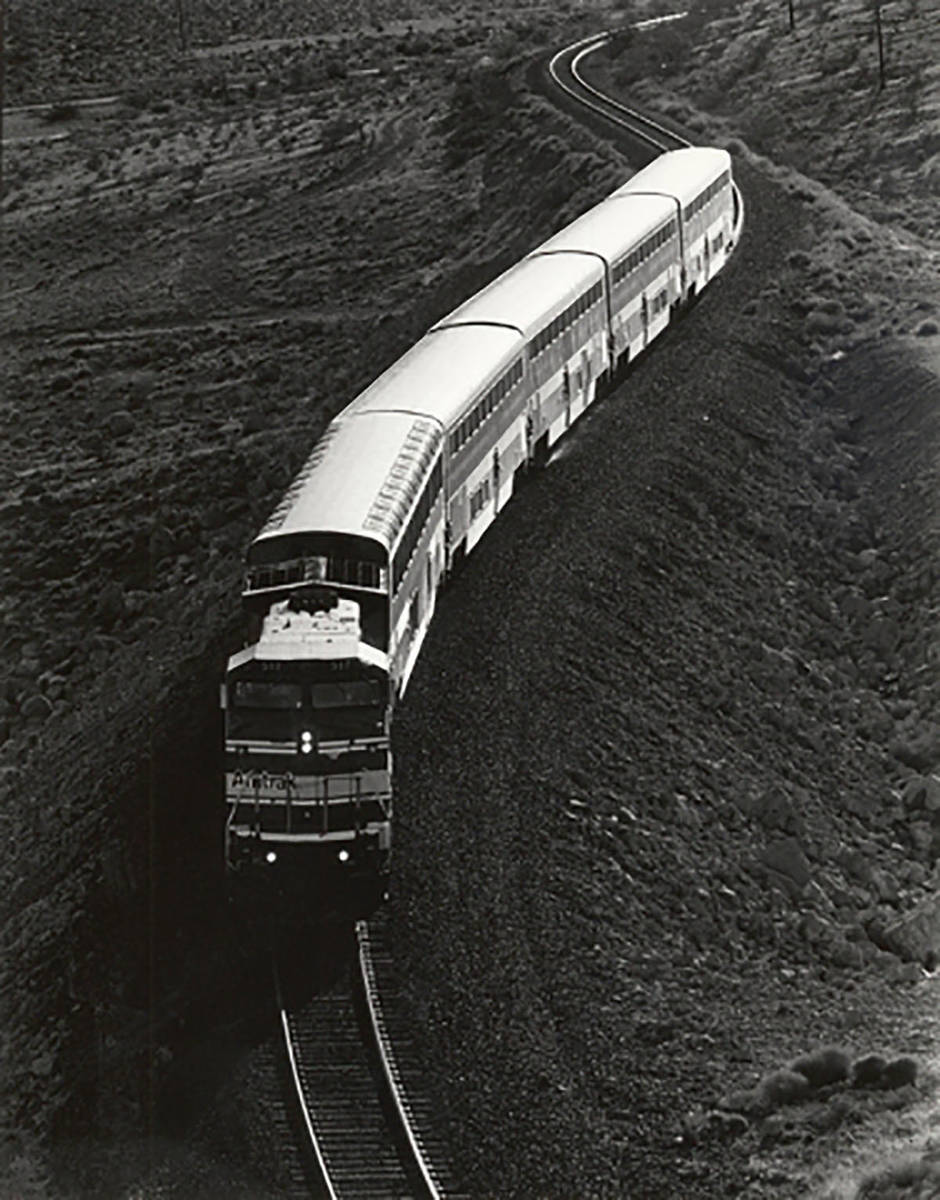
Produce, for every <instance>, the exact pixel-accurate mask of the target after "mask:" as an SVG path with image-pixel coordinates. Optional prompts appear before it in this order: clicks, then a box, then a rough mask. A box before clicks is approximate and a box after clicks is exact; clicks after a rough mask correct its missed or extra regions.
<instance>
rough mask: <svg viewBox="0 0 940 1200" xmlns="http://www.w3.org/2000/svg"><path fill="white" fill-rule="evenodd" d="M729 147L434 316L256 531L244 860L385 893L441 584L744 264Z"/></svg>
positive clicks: (238, 719) (249, 594)
mask: <svg viewBox="0 0 940 1200" xmlns="http://www.w3.org/2000/svg"><path fill="white" fill-rule="evenodd" d="M740 223H741V208H740V196H739V194H738V190H737V188H736V186H735V185H734V182H733V179H732V171H731V158H730V155H729V154H728V153H727V152H726V151H724V150H721V149H716V148H711V147H688V148H684V149H680V150H674V151H669V152H667V153H664V154H661V155H660V156H659V157H658V158H657V159H655V160H654V161H653V162H652V163H651V164H650V165H649V166H648V167H646V168H644V169H643V170H641V171H639V172H638V173H637V174H635V175H634V176H632V178H630V179H629V180H628V182H626V183H625V184H623V185H622V186H621V187H619V188H617V189H616V191H614V192H613V193H612V194H611V195H609V196H608V197H607V198H606V199H604V200H602V201H601V202H600V203H599V204H597V205H596V206H595V207H593V208H591V209H590V210H589V211H588V212H586V213H585V214H584V215H582V216H581V217H579V218H577V219H576V220H575V221H573V222H572V223H571V224H569V225H567V226H566V227H565V228H564V229H562V230H561V231H560V232H558V233H556V234H555V235H554V236H552V237H550V238H549V239H548V240H547V241H545V242H544V243H543V244H542V245H540V246H538V247H537V248H536V249H535V250H533V251H532V252H531V253H530V254H528V255H527V256H526V257H525V258H523V259H522V260H521V261H520V262H519V263H517V264H516V265H515V266H513V267H511V268H510V269H509V270H507V271H506V272H504V273H503V274H502V275H500V276H499V277H498V278H497V279H496V280H495V281H494V282H492V283H490V284H489V285H488V286H486V287H484V288H483V289H482V290H481V291H480V292H478V293H477V294H476V295H474V296H473V297H471V298H470V299H469V300H467V301H465V302H464V303H462V304H461V305H460V306H459V307H458V308H456V309H455V310H454V311H453V312H451V313H450V314H449V315H448V316H445V317H443V318H442V319H441V320H439V321H438V322H437V323H436V324H434V325H433V326H432V327H431V328H430V329H429V330H428V332H427V333H426V334H425V335H424V336H423V337H422V338H421V340H420V341H419V342H418V343H417V344H416V345H415V346H413V347H412V348H411V349H410V350H408V351H407V352H406V353H405V354H404V355H403V356H402V357H401V358H400V359H398V361H397V362H395V363H394V364H393V365H392V366H391V367H389V368H388V369H387V370H386V371H385V372H384V373H383V374H382V375H380V376H379V378H377V379H376V380H375V381H374V382H373V383H371V384H370V385H369V386H368V387H367V388H366V389H365V390H364V391H363V392H362V393H361V394H360V395H358V396H357V397H356V398H355V399H353V400H352V402H351V403H350V404H349V405H348V406H347V407H346V408H345V409H343V411H342V412H340V413H339V415H338V416H337V417H335V418H334V420H333V421H332V422H331V423H330V424H329V426H328V427H327V429H326V430H325V432H324V433H323V435H322V437H321V438H320V439H319V440H318V441H317V442H316V444H315V445H314V447H313V449H312V451H311V453H310V455H309V457H308V458H307V460H306V462H305V463H304V465H303V467H302V469H301V470H300V472H299V474H298V475H297V476H296V478H295V479H294V481H293V482H292V484H291V485H290V487H289V488H288V490H287V493H286V494H285V496H284V497H283V499H282V500H281V501H280V503H279V504H278V505H277V507H276V508H275V509H274V511H273V513H272V514H271V516H270V518H269V519H268V521H267V523H266V524H265V525H264V527H263V529H262V530H261V532H260V533H259V534H258V535H257V537H255V539H254V540H253V541H252V542H251V544H250V546H249V548H248V552H247V563H246V571H245V577H244V587H243V591H242V600H243V604H244V607H245V608H246V610H247V611H248V613H249V614H250V620H251V622H252V625H253V629H254V631H256V634H257V636H256V637H255V638H254V640H253V641H251V643H250V644H249V645H247V646H246V647H245V648H244V649H242V650H240V651H238V652H237V653H236V654H234V655H232V657H231V658H230V659H229V660H228V664H227V668H226V671H225V677H224V680H223V682H222V685H221V703H222V708H223V710H224V766H223V771H224V793H225V804H226V822H225V861H226V865H227V867H228V869H229V871H230V872H232V873H233V875H240V876H242V877H245V876H248V875H253V874H255V873H259V872H260V873H261V874H262V875H265V874H269V875H270V874H271V873H276V874H277V875H278V876H279V877H283V874H284V873H293V874H296V873H298V872H299V873H300V874H301V875H303V876H306V877H307V878H316V879H319V880H322V881H326V883H327V886H329V881H332V880H335V879H342V878H345V879H348V880H350V881H357V882H360V883H362V884H363V885H365V886H374V887H376V888H377V889H378V890H379V891H380V892H383V893H384V889H385V888H386V887H387V882H388V877H389V871H390V864H391V854H392V823H393V797H394V771H393V761H392V744H391V724H392V718H393V713H394V709H395V705H396V702H397V701H398V700H399V699H400V697H401V696H402V694H403V693H404V691H405V689H406V687H407V684H408V680H409V678H410V677H411V674H412V672H413V670H414V666H415V662H416V660H417V658H418V655H419V654H420V651H421V647H422V644H423V642H424V639H425V637H426V635H427V632H428V628H429V625H430V623H431V620H432V618H433V615H434V611H435V606H436V604H437V601H438V597H439V594H440V590H441V587H442V585H443V583H444V582H445V580H447V579H448V577H450V576H452V575H453V574H454V572H455V570H456V569H457V568H458V567H459V566H460V564H461V562H462V561H463V560H464V559H465V558H466V556H467V555H468V554H470V552H471V551H472V550H473V549H474V547H475V546H476V545H477V544H478V542H479V541H480V539H481V538H482V537H483V535H484V533H485V532H486V530H487V529H488V528H489V526H490V525H491V524H492V523H493V521H495V519H496V518H497V516H498V515H499V513H500V512H501V511H502V509H503V508H504V507H505V505H506V504H507V503H508V501H509V499H510V497H511V496H512V494H513V491H514V488H515V487H516V484H517V482H518V481H519V479H520V475H521V473H523V472H525V471H527V470H529V469H531V468H533V467H537V466H538V465H540V464H543V463H545V461H546V460H547V459H548V457H549V454H550V452H551V451H552V448H553V447H554V446H555V444H556V443H557V442H558V440H559V439H560V438H562V437H563V436H564V434H565V433H566V431H567V430H568V429H570V427H571V426H572V425H573V424H574V423H575V422H576V421H577V419H578V417H579V416H580V415H581V414H582V413H583V412H584V411H585V410H586V409H587V408H589V407H590V405H591V404H592V403H593V402H594V401H595V399H596V398H597V396H598V395H599V394H601V393H602V392H603V391H604V389H605V385H608V384H609V383H610V382H611V380H613V379H614V378H615V377H618V378H619V376H620V374H621V372H622V371H623V369H624V367H625V366H626V365H627V364H629V363H630V362H632V361H633V360H634V359H635V358H636V357H637V355H639V354H641V353H642V352H643V350H645V349H646V347H647V346H649V345H650V343H651V342H653V341H654V340H655V339H656V338H657V337H658V336H659V335H660V334H661V333H662V332H663V331H664V330H665V329H666V328H667V327H668V326H669V325H670V323H671V322H672V321H674V320H675V319H676V317H677V316H678V315H679V314H680V313H681V312H682V310H683V309H684V308H685V307H686V306H687V305H688V304H689V303H690V301H692V300H694V299H695V297H696V296H698V295H699V294H700V293H701V292H702V290H703V289H704V288H705V287H706V286H707V285H708V283H709V282H710V281H711V280H712V279H714V277H715V276H716V275H717V274H718V272H719V271H721V269H722V268H723V267H724V265H725V264H726V263H727V261H728V258H729V256H730V254H731V252H732V250H733V248H734V245H735V240H736V238H737V236H738V233H739V229H740Z"/></svg>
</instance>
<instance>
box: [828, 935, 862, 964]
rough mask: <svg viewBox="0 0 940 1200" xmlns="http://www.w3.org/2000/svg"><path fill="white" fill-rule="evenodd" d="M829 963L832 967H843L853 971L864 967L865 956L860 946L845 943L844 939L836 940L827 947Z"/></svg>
mask: <svg viewBox="0 0 940 1200" xmlns="http://www.w3.org/2000/svg"><path fill="white" fill-rule="evenodd" d="M828 954H829V961H830V962H831V963H832V965H833V966H834V967H844V968H846V969H847V970H853V969H856V968H859V967H863V966H864V965H865V955H864V954H863V953H862V948H861V946H856V945H854V944H853V943H852V942H847V941H846V940H845V938H837V939H836V940H835V941H833V942H832V943H830V945H829V947H828Z"/></svg>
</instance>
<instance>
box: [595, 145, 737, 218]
mask: <svg viewBox="0 0 940 1200" xmlns="http://www.w3.org/2000/svg"><path fill="white" fill-rule="evenodd" d="M730 169H731V155H730V154H729V153H728V151H727V150H716V149H715V148H714V147H712V146H688V147H686V148H685V149H684V150H669V151H667V152H666V153H665V154H661V155H660V156H659V158H656V159H654V160H653V161H652V162H651V163H650V165H649V166H648V167H644V168H643V170H642V171H638V172H637V173H636V175H634V176H633V178H632V179H630V180H628V181H627V182H626V183H625V184H624V185H623V187H619V188H618V189H617V190H616V192H614V196H624V195H629V194H630V193H631V192H664V193H665V194H666V195H668V196H675V197H676V199H677V200H679V201H680V203H681V204H682V206H683V207H685V205H686V204H688V203H690V201H692V200H694V199H695V197H696V196H698V194H699V193H700V192H701V191H702V189H703V188H705V187H707V186H708V184H710V183H711V181H712V180H713V179H715V178H717V177H718V176H719V175H720V174H721V172H722V171H728V170H730Z"/></svg>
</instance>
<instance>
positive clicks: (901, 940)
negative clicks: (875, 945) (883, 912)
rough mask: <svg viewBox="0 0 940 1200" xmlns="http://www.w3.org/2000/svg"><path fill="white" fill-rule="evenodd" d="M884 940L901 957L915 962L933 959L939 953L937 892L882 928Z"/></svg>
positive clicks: (939, 919)
mask: <svg viewBox="0 0 940 1200" xmlns="http://www.w3.org/2000/svg"><path fill="white" fill-rule="evenodd" d="M884 940H885V944H886V945H887V946H888V948H889V949H890V950H894V952H895V953H896V954H897V955H898V956H899V957H901V958H904V959H908V960H909V961H911V962H915V963H925V962H929V961H936V959H937V957H938V956H940V893H936V894H934V895H932V896H928V897H927V899H926V900H922V901H921V903H920V904H918V905H917V906H916V907H915V908H913V909H912V910H911V911H910V912H909V913H908V914H907V915H906V916H904V917H902V918H901V920H900V921H897V922H895V924H893V925H890V926H889V927H888V928H887V929H885V931H884Z"/></svg>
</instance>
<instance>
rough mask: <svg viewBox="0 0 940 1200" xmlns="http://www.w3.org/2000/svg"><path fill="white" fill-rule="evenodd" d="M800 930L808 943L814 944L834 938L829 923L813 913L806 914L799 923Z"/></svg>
mask: <svg viewBox="0 0 940 1200" xmlns="http://www.w3.org/2000/svg"><path fill="white" fill-rule="evenodd" d="M800 930H801V932H802V934H803V937H805V938H806V940H807V941H808V942H811V943H816V942H821V941H823V940H824V939H827V938H832V937H834V936H835V930H834V929H833V927H832V925H831V924H830V923H829V921H825V920H823V918H822V917H820V916H817V914H816V913H814V912H808V913H807V914H806V916H805V917H804V918H803V920H802V921H801V922H800Z"/></svg>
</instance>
